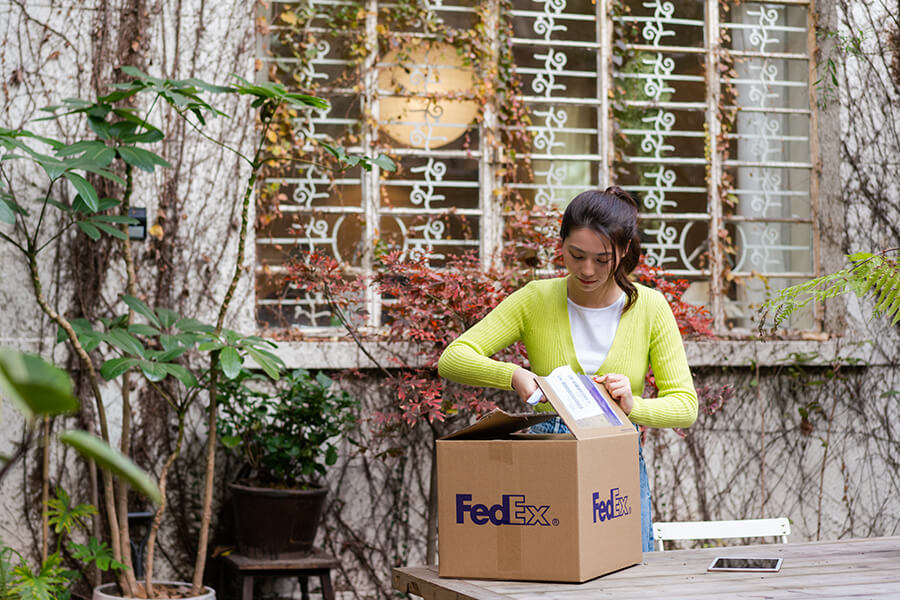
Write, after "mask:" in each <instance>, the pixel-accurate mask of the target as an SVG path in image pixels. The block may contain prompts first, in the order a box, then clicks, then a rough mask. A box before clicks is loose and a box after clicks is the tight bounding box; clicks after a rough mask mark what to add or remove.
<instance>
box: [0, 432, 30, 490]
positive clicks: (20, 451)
mask: <svg viewBox="0 0 900 600" xmlns="http://www.w3.org/2000/svg"><path fill="white" fill-rule="evenodd" d="M34 431H35V428H34V424H33V423H28V424H27V425H26V427H25V436H24V439H23V440H22V443H20V444H19V447H18V448H16V451H15V452H14V453H13V455H12V456H10V457H9V459H8V460H7V461H6V462H5V463H4V464H3V467H2V468H0V483H2V482H3V478H4V477H6V475H7V473H9V470H10V469H11V468H12V467H13V465H14V464H15V463H16V462H18V461H19V460H20V459H21V458H22V457H23V456H25V452H26V451H27V450H28V447H29V446H30V445H31V442H32V441H33V440H34Z"/></svg>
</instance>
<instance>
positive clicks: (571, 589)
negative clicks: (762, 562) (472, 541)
mask: <svg viewBox="0 0 900 600" xmlns="http://www.w3.org/2000/svg"><path fill="white" fill-rule="evenodd" d="M717 556H745V557H746V556H750V557H753V556H761V557H773V558H782V559H783V564H782V566H781V571H779V572H778V573H728V572H720V573H709V572H707V570H706V569H707V567H708V566H709V563H710V562H712V560H713V559H714V558H715V557H717ZM393 586H394V589H396V590H398V591H400V592H408V593H411V594H415V595H417V596H421V597H422V598H424V600H550V599H553V600H587V599H589V598H590V599H594V598H616V599H617V600H622V599H628V598H640V599H642V600H643V599H645V598H665V599H666V600H681V599H688V598H700V599H706V598H725V597H727V598H741V599H759V598H797V599H804V600H805V599H813V598H816V599H818V598H854V597H856V598H900V537H887V538H868V539H854V540H838V541H830V542H811V543H800V544H793V543H792V544H771V545H763V546H731V547H727V548H704V549H701V550H675V551H668V552H648V553H645V554H644V561H643V562H642V563H641V564H640V565H636V566H634V567H630V568H628V569H623V570H621V571H618V572H616V573H610V574H609V575H606V576H604V577H598V578H597V579H594V580H591V581H588V582H586V583H582V584H571V583H549V582H524V581H487V580H473V579H448V578H443V579H442V578H440V577H438V574H437V568H436V567H434V566H422V567H404V568H398V569H394V571H393Z"/></svg>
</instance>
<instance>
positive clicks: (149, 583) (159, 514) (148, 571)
mask: <svg viewBox="0 0 900 600" xmlns="http://www.w3.org/2000/svg"><path fill="white" fill-rule="evenodd" d="M182 440H184V413H178V437H177V439H176V441H175V449H174V450H173V451H172V454H170V455H169V457H168V458H167V459H166V463H165V464H164V465H163V468H162V471H161V472H160V474H159V494H160V497H161V498H162V500H161V501H160V503H159V508H157V509H156V513H155V514H154V515H153V523H152V524H151V525H150V532H149V534H148V535H147V546H146V548H147V555H146V556H145V557H144V574H145V576H146V579H145V580H144V588H145V590H146V592H147V597H148V598H153V554H154V551H155V549H156V536H157V534H158V533H159V527H160V525H161V524H162V518H163V513H164V512H165V510H166V487H167V483H168V479H169V469H171V468H172V464H173V463H174V462H175V459H177V458H178V455H179V454H181V443H182Z"/></svg>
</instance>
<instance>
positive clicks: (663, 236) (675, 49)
mask: <svg viewBox="0 0 900 600" xmlns="http://www.w3.org/2000/svg"><path fill="white" fill-rule="evenodd" d="M615 11H616V12H615V15H614V18H613V21H614V24H615V30H614V36H615V37H616V41H615V42H614V44H613V52H614V59H613V62H614V71H613V78H614V83H615V86H616V87H615V91H616V102H615V104H614V105H613V109H614V116H615V120H616V126H617V133H618V134H619V135H617V136H616V149H617V151H618V154H619V156H620V157H621V158H620V160H619V161H617V165H616V168H617V173H616V181H617V182H618V183H619V184H620V185H622V186H623V187H625V188H626V189H627V190H629V191H630V192H631V193H632V194H633V195H634V196H635V197H636V198H637V199H638V202H639V205H640V206H641V211H642V213H643V233H644V239H643V246H644V253H645V255H646V257H647V262H648V263H650V264H651V265H654V266H658V267H662V268H664V269H666V270H667V271H670V272H673V273H677V274H679V275H682V276H692V278H697V277H699V276H702V275H704V274H705V273H706V272H708V266H709V265H708V264H707V263H708V243H707V236H708V230H709V227H708V223H707V219H706V216H705V215H706V212H707V205H708V197H707V196H708V194H707V186H706V183H705V182H706V177H707V166H708V159H707V154H708V144H707V135H706V131H707V123H706V85H705V80H706V55H705V42H704V40H705V34H704V29H705V22H704V3H703V2H702V1H694V2H680V3H678V4H677V5H676V4H673V3H671V2H658V1H656V2H646V1H631V2H626V3H625V5H624V6H623V7H620V8H617V9H615Z"/></svg>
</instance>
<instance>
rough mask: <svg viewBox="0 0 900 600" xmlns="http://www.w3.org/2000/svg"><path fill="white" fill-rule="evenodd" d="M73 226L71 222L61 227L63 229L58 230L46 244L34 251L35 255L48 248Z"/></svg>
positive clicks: (73, 222)
mask: <svg viewBox="0 0 900 600" xmlns="http://www.w3.org/2000/svg"><path fill="white" fill-rule="evenodd" d="M74 224H75V221H71V222H70V223H69V224H68V225H66V226H65V227H63V228H62V229H60V230H59V231H57V232H56V233H55V234H53V237H51V238H50V239H49V240H47V241H46V242H44V243H43V244H41V247H40V248H38V249H37V250H35V252H36V253H40V252H41V251H42V250H43V249H44V248H46V247H47V246H49V245H50V244H52V243H53V242H54V241H55V240H56V239H57V238H59V237H60V236H61V235H62V234H64V233H65V232H67V231H68V230H69V228H70V227H72V225H74Z"/></svg>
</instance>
